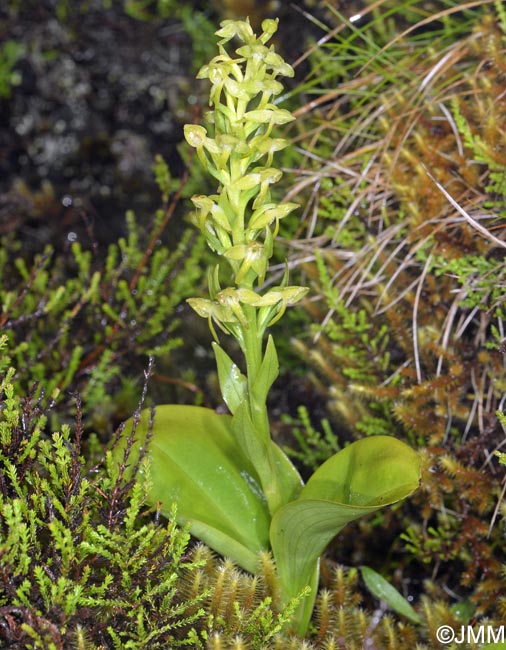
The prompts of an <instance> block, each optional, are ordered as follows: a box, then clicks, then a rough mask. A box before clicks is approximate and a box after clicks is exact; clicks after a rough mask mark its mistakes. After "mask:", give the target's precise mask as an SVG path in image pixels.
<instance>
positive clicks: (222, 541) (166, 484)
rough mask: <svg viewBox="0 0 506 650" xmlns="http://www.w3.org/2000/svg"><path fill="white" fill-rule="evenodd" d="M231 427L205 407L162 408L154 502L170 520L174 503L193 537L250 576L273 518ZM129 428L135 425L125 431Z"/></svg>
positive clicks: (145, 420)
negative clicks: (225, 557)
mask: <svg viewBox="0 0 506 650" xmlns="http://www.w3.org/2000/svg"><path fill="white" fill-rule="evenodd" d="M149 420H150V413H149V411H144V412H143V413H142V414H141V419H140V423H139V425H138V428H137V430H136V439H138V441H139V443H138V444H139V445H141V446H143V445H144V444H145V438H146V433H147V431H148V428H149ZM231 423H232V418H231V417H230V416H228V415H219V414H217V413H215V412H214V411H212V410H210V409H206V408H201V407H197V406H180V405H164V406H158V407H157V408H156V409H155V419H154V425H153V435H152V438H151V440H150V443H149V458H150V461H151V462H150V479H151V483H152V487H151V490H150V501H151V503H152V504H156V503H160V504H161V511H162V513H163V514H165V515H167V516H168V515H169V514H170V511H171V506H172V504H173V503H176V504H177V514H178V519H179V521H180V522H181V523H189V524H190V532H191V533H192V534H194V535H195V536H196V537H198V538H199V539H201V540H202V541H203V542H205V543H206V544H208V545H209V546H210V547H211V548H213V549H214V550H215V551H217V552H218V553H220V554H222V555H224V556H228V557H230V558H231V559H233V560H234V561H235V562H237V564H239V565H240V566H241V567H243V568H244V569H246V570H247V571H250V572H252V573H253V572H255V570H256V565H257V556H258V553H259V551H262V550H266V549H268V548H269V532H268V531H269V513H268V510H267V506H266V502H265V498H264V496H263V494H262V491H261V488H260V484H259V481H258V477H257V475H256V472H255V470H254V469H253V466H252V465H251V463H250V462H249V460H248V459H247V458H246V456H245V455H244V453H243V451H242V449H241V447H240V446H239V445H238V443H237V441H236V440H235V437H234V434H233V432H232V427H231ZM131 427H132V421H130V422H129V423H128V425H127V432H128V429H129V428H131ZM118 453H119V452H118ZM134 461H135V456H134V457H133V458H131V459H130V461H129V462H130V464H133V462H134Z"/></svg>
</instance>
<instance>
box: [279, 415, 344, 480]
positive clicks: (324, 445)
mask: <svg viewBox="0 0 506 650" xmlns="http://www.w3.org/2000/svg"><path fill="white" fill-rule="evenodd" d="M297 415H298V417H297V418H292V417H290V416H289V415H284V416H283V417H282V421H283V423H284V424H286V425H289V426H290V433H291V435H292V436H293V438H294V440H295V441H296V443H297V444H296V448H295V449H294V448H292V447H288V446H287V447H285V449H284V451H285V453H286V454H287V455H288V456H289V457H290V458H294V459H295V460H297V461H299V462H301V463H302V464H303V465H305V466H306V467H307V468H308V469H310V470H311V471H313V472H314V470H315V469H316V468H317V467H319V466H320V465H321V464H322V463H323V462H324V461H325V460H327V458H329V457H330V456H332V455H333V454H335V453H336V452H337V451H339V442H338V439H337V436H336V435H335V433H334V432H333V431H332V429H331V426H330V423H329V421H328V420H326V419H324V420H322V421H321V428H322V432H320V431H318V430H316V429H315V428H314V426H313V425H312V423H311V420H310V416H309V413H308V410H307V408H306V407H304V406H299V408H298V409H297Z"/></svg>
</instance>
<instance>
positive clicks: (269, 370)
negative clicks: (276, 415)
mask: <svg viewBox="0 0 506 650" xmlns="http://www.w3.org/2000/svg"><path fill="white" fill-rule="evenodd" d="M278 374H279V362H278V355H277V352H276V346H275V345H274V339H273V338H272V336H271V335H269V338H268V339H267V345H266V347H265V354H264V358H263V359H262V363H261V365H260V370H259V372H258V375H257V377H256V378H255V382H254V384H253V387H252V389H251V392H252V398H253V400H254V401H255V402H257V403H258V404H265V402H266V400H267V395H268V394H269V390H270V388H271V386H272V384H273V383H274V382H275V380H276V378H277V376H278Z"/></svg>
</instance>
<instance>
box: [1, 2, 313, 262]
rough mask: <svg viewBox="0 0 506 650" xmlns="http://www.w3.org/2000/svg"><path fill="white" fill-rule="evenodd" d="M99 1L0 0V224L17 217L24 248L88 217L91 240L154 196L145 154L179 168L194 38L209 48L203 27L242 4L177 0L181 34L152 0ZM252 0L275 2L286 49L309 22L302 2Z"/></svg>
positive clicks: (14, 222)
mask: <svg viewBox="0 0 506 650" xmlns="http://www.w3.org/2000/svg"><path fill="white" fill-rule="evenodd" d="M111 4H112V7H111V8H110V9H107V8H104V2H103V0H89V1H88V2H87V3H84V2H68V1H66V0H42V1H40V2H35V1H31V0H17V2H16V1H15V0H10V1H7V2H6V3H5V5H4V8H3V9H0V44H2V43H3V44H5V43H6V42H7V41H14V42H15V43H16V44H17V46H18V47H19V49H20V53H19V55H18V58H17V61H16V63H15V65H14V68H13V72H14V74H15V76H16V77H17V81H18V83H17V84H16V85H12V87H11V88H10V93H8V94H7V96H3V97H2V96H0V234H1V233H5V232H7V231H10V230H12V229H21V231H20V232H19V234H20V236H21V237H23V239H24V241H25V244H26V246H27V247H28V249H30V248H32V247H33V248H34V249H37V250H40V247H41V244H42V245H43V244H44V243H46V242H47V241H51V243H53V244H54V245H57V242H55V241H53V238H54V236H55V234H56V238H57V239H58V238H59V237H60V236H61V235H62V234H65V233H66V235H67V236H70V237H74V236H76V234H75V233H76V232H78V231H79V228H82V227H83V226H88V227H89V224H90V223H92V224H93V230H94V236H95V237H97V239H98V240H99V241H100V242H102V241H105V242H108V241H113V240H115V239H116V238H117V236H118V234H120V233H121V228H122V223H123V218H124V212H125V210H126V209H133V210H134V211H135V212H136V213H137V214H139V215H141V216H142V215H144V214H149V213H150V212H151V211H152V210H153V209H154V208H156V207H158V206H159V203H160V197H159V193H158V190H157V188H156V185H155V183H154V179H153V173H152V164H153V159H154V156H155V154H157V153H160V154H162V155H163V156H164V158H165V159H166V161H167V162H168V164H169V166H170V168H171V172H172V173H173V174H174V175H175V176H180V175H181V174H182V162H181V159H180V157H179V154H178V152H177V150H176V145H177V144H178V143H179V142H180V141H181V140H182V126H183V124H184V123H185V122H187V121H189V120H192V119H194V114H195V109H194V106H192V104H195V103H198V98H197V97H196V96H195V94H194V93H195V92H198V90H197V88H198V84H196V83H195V82H194V74H195V70H196V68H197V67H198V66H199V65H200V64H201V63H202V62H203V56H205V52H206V47H207V48H208V49H209V53H210V55H213V54H214V38H213V36H212V32H213V29H214V28H216V26H217V25H218V24H219V21H220V20H221V19H223V17H224V16H225V15H230V14H231V12H232V11H233V10H235V11H237V12H238V13H240V12H241V10H248V8H249V9H250V10H251V9H252V8H251V7H248V6H242V7H241V5H248V3H247V2H246V3H244V2H243V3H233V2H228V3H227V2H216V3H214V4H213V3H209V2H200V3H199V2H191V1H188V2H186V3H179V6H181V5H183V4H184V6H185V7H186V9H187V10H188V9H190V14H189V15H191V16H192V20H193V25H192V28H193V29H194V32H193V35H189V34H188V33H187V31H185V28H184V27H183V25H182V23H181V21H180V20H178V19H177V17H176V18H171V17H170V16H169V17H168V18H163V19H162V18H160V17H159V16H157V14H156V3H152V4H153V5H154V13H153V14H151V15H150V14H148V13H147V14H146V19H145V20H140V19H136V18H134V17H132V16H131V15H128V14H127V12H126V11H125V6H126V4H128V3H126V4H124V3H120V2H113V3H111ZM144 4H146V3H144ZM250 4H251V3H250ZM234 5H237V6H236V7H234ZM254 5H255V6H256V9H255V11H256V15H255V16H254V17H253V19H254V20H256V21H257V22H258V21H259V20H260V19H261V18H262V17H263V16H264V15H266V16H267V15H270V14H269V10H272V9H276V8H277V11H276V15H278V14H282V29H283V32H281V35H280V38H279V41H280V42H281V43H282V47H283V49H284V50H287V51H288V52H287V53H285V56H286V57H287V60H289V61H290V60H292V61H293V60H294V59H295V58H296V56H297V55H298V54H300V52H301V51H302V48H303V46H304V43H305V41H306V36H305V34H309V32H310V30H311V29H314V26H313V25H312V23H311V22H310V21H309V20H308V18H307V15H306V16H305V15H304V13H303V12H304V11H305V8H304V6H303V3H299V4H298V5H297V4H293V5H291V4H290V3H283V5H282V6H279V3H272V2H263V3H262V2H260V3H258V2H257V3H254ZM206 40H209V42H207V43H206ZM199 57H200V59H202V60H201V61H199V60H198V59H199ZM1 72H2V71H1V69H0V74H1ZM62 228H63V229H64V231H65V233H63V232H62ZM54 229H56V233H55V232H54ZM69 233H74V234H70V235H69Z"/></svg>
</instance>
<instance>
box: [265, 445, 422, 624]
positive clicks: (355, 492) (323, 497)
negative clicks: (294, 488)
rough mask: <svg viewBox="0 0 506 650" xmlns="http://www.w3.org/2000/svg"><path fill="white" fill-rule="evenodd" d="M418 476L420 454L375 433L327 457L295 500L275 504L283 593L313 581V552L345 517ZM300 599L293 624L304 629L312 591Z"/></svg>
mask: <svg viewBox="0 0 506 650" xmlns="http://www.w3.org/2000/svg"><path fill="white" fill-rule="evenodd" d="M419 481H420V458H419V456H418V454H417V453H416V452H415V451H413V450H412V449H411V448H410V447H408V446H407V445H406V444H404V443H403V442H401V441H399V440H397V439H396V438H391V437H388V436H374V437H371V438H365V439H363V440H359V441H357V442H354V443H352V444H351V445H349V446H348V447H346V448H345V449H343V450H341V451H340V452H338V453H337V454H335V455H334V456H332V458H330V459H329V460H327V461H326V462H325V463H324V464H323V465H322V466H321V467H320V468H319V469H318V470H316V472H315V473H314V474H313V476H312V477H311V478H310V479H309V481H308V483H307V485H306V486H305V487H304V488H303V489H302V491H301V493H300V496H299V498H298V499H296V500H295V501H292V502H291V503H288V504H287V505H285V506H284V507H283V508H281V509H280V510H278V512H277V513H276V514H275V515H274V517H273V519H272V523H271V530H270V539H271V546H272V550H273V553H274V557H275V560H276V565H277V569H278V573H279V577H280V581H281V589H282V592H283V595H284V598H285V599H290V598H292V597H294V596H296V595H297V594H298V593H300V591H301V590H302V589H303V588H304V587H305V586H306V585H310V584H312V583H313V584H314V582H315V576H316V575H317V572H318V558H319V557H320V555H321V554H322V553H323V550H324V549H325V547H326V546H327V544H328V543H329V542H330V540H331V539H332V538H333V537H334V536H335V535H337V533H339V531H340V530H341V529H342V528H343V527H344V526H345V525H346V524H348V523H350V522H352V521H354V520H355V519H358V518H359V517H362V516H364V515H366V514H369V513H371V512H374V511H375V510H378V509H379V508H382V507H383V506H386V505H390V504H392V503H394V502H396V501H399V500H400V499H403V498H405V497H407V496H408V495H409V494H411V492H413V491H414V490H415V489H416V488H417V486H418V484H419ZM314 592H315V590H313V594H312V597H310V598H309V599H308V600H306V601H305V603H303V605H302V607H301V609H300V611H299V612H298V621H297V628H298V632H299V633H304V631H305V629H306V627H307V624H308V622H309V617H310V615H311V611H312V607H313V600H314V596H315V593H314Z"/></svg>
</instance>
